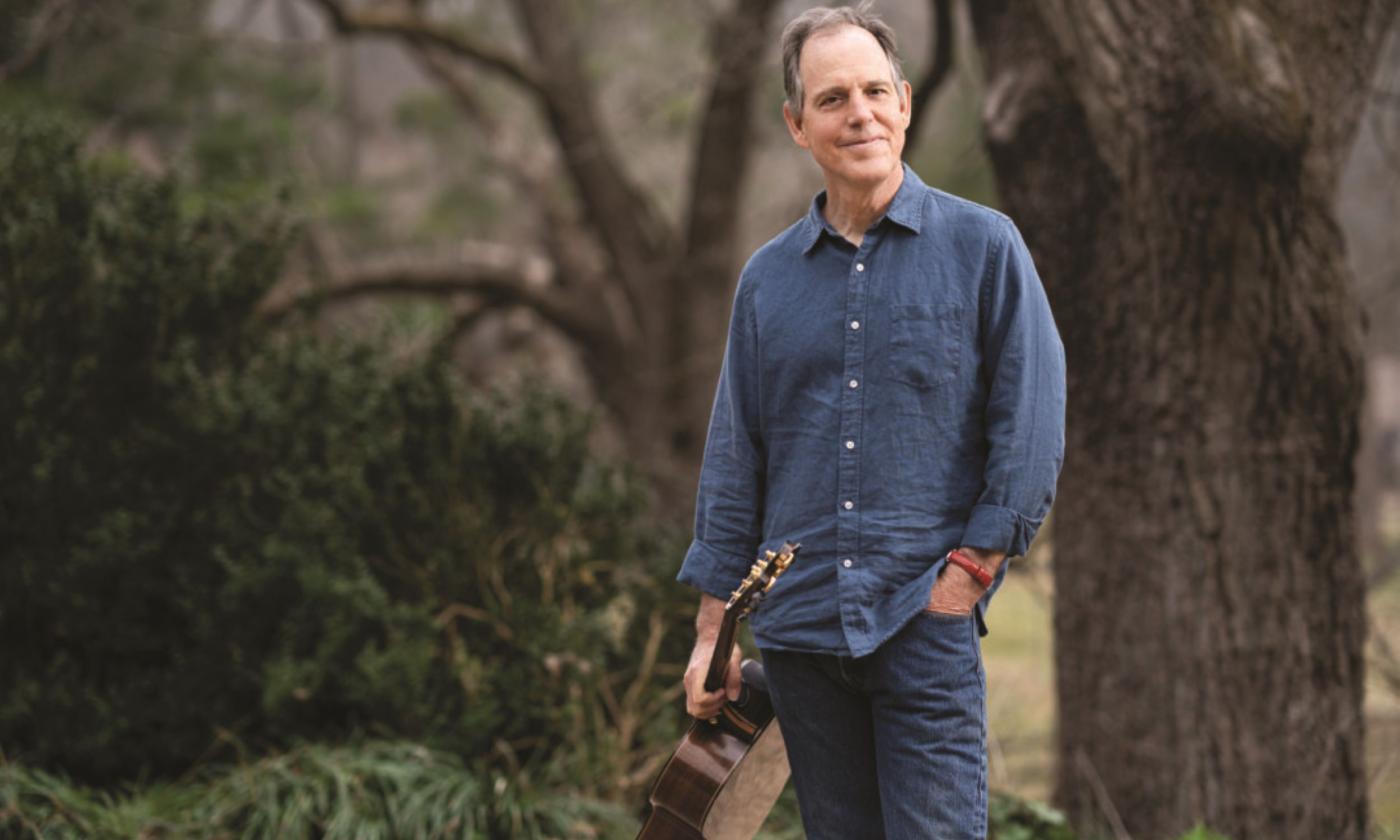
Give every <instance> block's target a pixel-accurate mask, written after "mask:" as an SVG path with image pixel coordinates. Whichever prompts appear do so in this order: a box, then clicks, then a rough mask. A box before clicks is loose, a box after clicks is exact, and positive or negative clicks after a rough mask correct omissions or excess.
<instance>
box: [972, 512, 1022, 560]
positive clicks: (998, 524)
mask: <svg viewBox="0 0 1400 840" xmlns="http://www.w3.org/2000/svg"><path fill="white" fill-rule="evenodd" d="M1027 531H1028V529H1027V527H1026V520H1025V517H1023V516H1021V514H1019V513H1017V512H1016V511H1014V510H1012V509H1011V508H1004V507H998V506H997V505H977V506H976V507H974V508H973V509H972V515H971V516H969V517H968V518H967V527H966V528H964V529H963V536H962V542H961V543H959V545H965V546H967V547H969V548H981V549H985V550H987V551H1000V552H1003V553H1005V554H1006V556H1007V557H1019V556H1021V555H1023V554H1025V553H1026V549H1028V548H1029V547H1030V545H1029V543H1030V539H1029V538H1028V537H1027V536H1026V534H1027Z"/></svg>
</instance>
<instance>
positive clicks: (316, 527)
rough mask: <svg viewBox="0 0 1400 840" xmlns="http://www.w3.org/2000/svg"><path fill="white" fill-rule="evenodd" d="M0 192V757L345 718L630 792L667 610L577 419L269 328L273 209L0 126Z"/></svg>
mask: <svg viewBox="0 0 1400 840" xmlns="http://www.w3.org/2000/svg"><path fill="white" fill-rule="evenodd" d="M0 194H3V195H5V196H7V197H8V198H7V200H6V201H4V202H0V326H2V327H3V329H0V685H3V686H4V691H3V692H0V748H3V749H4V751H5V752H6V753H8V755H9V756H10V758H11V759H16V760H20V761H22V762H24V763H25V764H27V765H30V766H35V767H42V768H49V769H61V770H63V771H64V772H66V773H67V774H69V775H71V776H72V777H74V778H77V779H80V780H84V781H88V782H96V783H114V782H117V781H120V780H132V779H143V778H159V777H168V776H170V775H172V774H177V773H181V772H183V771H185V770H186V769H187V768H189V767H191V766H192V765H194V764H196V763H197V762H198V761H200V760H201V759H205V760H208V759H211V758H217V757H220V756H222V757H225V758H226V757H228V756H230V755H232V754H233V753H234V751H238V750H248V751H251V752H252V753H253V754H254V755H256V754H259V753H262V752H264V751H266V750H269V749H282V748H286V747H287V746H289V745H292V744H295V743H297V742H299V741H303V740H309V739H331V740H334V739H339V738H344V737H347V736H351V735H354V734H356V733H361V734H368V735H374V736H385V737H403V738H411V739H414V740H419V741H422V742H424V743H427V744H430V745H432V746H434V747H440V748H444V749H447V750H451V751H454V752H456V753H457V754H459V755H462V756H464V757H465V759H466V760H467V761H468V762H469V763H470V764H471V766H472V767H473V768H474V770H480V771H481V772H485V773H497V772H498V773H502V774H505V775H506V776H508V777H509V778H510V779H517V778H531V779H534V780H536V781H537V782H539V783H540V784H542V785H546V786H547V785H548V784H555V783H560V784H562V783H564V782H566V781H574V782H576V783H577V784H578V786H579V789H581V790H583V791H584V792H599V793H604V794H609V795H612V794H619V793H621V792H622V791H630V790H632V789H634V788H636V787H637V786H638V785H639V784H641V782H642V781H644V777H645V775H646V774H645V773H643V774H641V775H642V777H643V778H641V779H639V778H637V777H636V773H635V771H636V770H637V769H638V765H639V763H640V761H641V760H642V758H643V757H644V755H645V754H646V753H647V752H649V747H650V745H652V744H655V743H657V742H659V741H665V740H669V739H670V738H671V737H673V736H674V735H675V734H676V733H677V732H679V731H680V713H679V710H678V708H677V707H676V704H675V702H674V695H673V694H670V693H669V692H670V689H671V686H672V685H674V684H675V682H676V681H677V680H678V677H679V673H678V668H679V664H680V663H683V662H684V660H685V654H686V652H687V649H688V639H687V638H686V637H687V635H688V631H687V630H686V625H687V624H688V621H689V619H690V616H692V615H693V600H692V597H691V595H690V594H689V593H688V592H687V591H686V590H684V589H683V588H682V587H679V586H678V585H676V584H674V583H673V582H671V580H670V578H671V575H672V574H673V572H674V569H673V566H674V563H675V561H676V559H677V558H678V556H679V548H680V546H679V545H678V544H677V539H676V536H675V532H674V531H673V530H666V529H658V528H657V527H655V526H654V525H653V523H652V522H651V520H650V519H649V518H648V513H647V509H646V505H645V504H644V497H643V494H642V492H641V488H640V486H639V485H638V482H637V481H636V480H634V479H633V478H632V477H631V476H630V475H629V473H628V472H627V471H625V470H622V469H620V468H618V467H616V466H611V465H608V464H605V463H602V462H600V461H599V460H598V459H596V458H595V457H593V456H591V455H590V454H589V434H590V432H589V428H590V426H589V421H588V418H587V417H585V416H583V415H581V414H580V413H579V412H577V411H576V410H574V409H571V408H570V407H569V406H568V405H567V404H565V403H563V402H561V401H560V400H558V399H555V398H552V397H549V396H546V395H542V394H537V393H527V394H524V395H520V396H517V397H515V398H512V399H510V400H504V399H484V398H476V399H471V400H468V399H466V398H464V397H463V396H462V395H460V394H458V393H457V392H456V391H455V390H454V387H453V384H452V378H451V376H450V375H449V373H448V372H447V371H446V370H444V369H442V368H441V367H440V366H436V365H434V364H433V363H431V362H422V363H398V364H396V365H393V366H391V365H389V364H387V363H386V362H385V361H383V358H384V357H385V355H386V354H384V353H382V352H377V351H376V350H374V349H373V348H371V347H368V346H363V345H351V344H347V343H344V342H336V341H331V340H326V339H317V338H313V337H311V336H310V335H309V333H310V332H311V331H310V330H309V329H299V328H297V327H295V326H293V327H284V328H282V329H281V331H280V332H277V333H273V332H271V331H269V328H267V327H266V326H264V325H262V324H261V323H260V322H259V320H258V318H257V317H256V314H255V307H256V304H257V301H258V300H259V299H260V298H261V297H262V296H263V295H264V294H265V293H266V291H267V289H268V287H269V286H270V284H271V283H272V281H273V280H274V279H275V278H276V277H277V276H278V274H279V272H280V263H281V258H282V251H283V245H284V243H286V242H287V241H288V234H287V231H286V230H285V229H284V227H283V226H281V225H279V224H278V223H277V222H276V221H275V220H273V221H270V220H269V219H268V218H267V217H263V216H259V215H258V214H249V213H247V212H246V211H240V212H231V211H220V210H218V209H217V203H215V204H214V206H212V207H211V203H210V202H208V201H203V200H200V201H190V200H188V195H187V193H186V192H183V191H182V189H181V187H180V186H179V185H177V184H174V183H171V182H168V181H166V182H161V181H151V180H149V179H146V178H144V177H141V176H138V175H135V174H132V173H130V172H128V171H125V169H124V168H123V167H120V166H114V165H111V164H110V163H108V164H98V163H94V162H91V161H84V160H83V159H82V157H81V155H80V154H79V151H78V139H77V137H76V136H75V135H74V134H73V133H72V132H71V131H69V130H66V129H64V128H62V127H60V126H57V125H54V124H52V123H50V122H46V121H44V120H42V119H35V118H31V117H21V116H16V115H13V114H12V115H10V116H8V117H5V118H3V119H0ZM191 208H200V209H198V210H194V209H191ZM650 639H654V640H655V641H656V644H655V645H653V647H652V648H651V650H652V652H653V653H654V654H655V655H654V656H651V657H650V658H648V657H646V656H643V655H642V652H643V651H644V650H647V649H648V648H647V642H648V640H650ZM658 662H661V663H674V664H675V667H673V668H672V669H670V670H667V669H666V668H664V667H662V666H661V665H658V664H657V663H658Z"/></svg>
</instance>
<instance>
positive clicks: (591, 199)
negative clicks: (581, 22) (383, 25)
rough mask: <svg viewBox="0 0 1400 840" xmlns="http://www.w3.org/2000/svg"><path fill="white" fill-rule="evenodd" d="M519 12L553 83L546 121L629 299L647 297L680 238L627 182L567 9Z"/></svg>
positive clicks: (542, 3)
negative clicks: (589, 83) (676, 239)
mask: <svg viewBox="0 0 1400 840" xmlns="http://www.w3.org/2000/svg"><path fill="white" fill-rule="evenodd" d="M514 6H515V10H516V14H517V16H518V17H519V19H520V23H521V27H522V28H523V29H524V30H525V33H526V36H527V37H528V38H529V40H530V43H531V45H532V46H533V48H534V51H535V55H536V57H537V59H538V60H539V63H540V70H541V75H542V78H544V79H546V80H547V84H546V86H545V96H544V106H545V117H546V119H547V120H548V121H549V125H550V128H551V129H552V130H553V132H554V135H555V138H556V140H557V141H558V144H559V148H560V151H561V152H562V153H563V156H564V163H565V165H566V166H567V167H568V170H569V174H570V176H571V177H572V179H573V181H574V183H575V185H576V187H577V192H578V195H579V197H580V199H581V200H582V201H583V203H584V205H585V208H586V211H587V214H588V219H589V222H590V223H592V224H593V225H595V226H596V227H597V229H598V231H599V233H600V235H601V237H602V240H603V244H604V247H605V248H606V249H607V251H608V254H609V256H610V257H611V258H612V259H613V261H614V263H615V264H616V267H617V270H618V272H619V274H620V275H621V278H622V279H623V280H624V281H625V282H627V283H628V285H629V287H630V289H629V293H630V294H631V295H633V296H634V297H641V296H643V295H644V294H645V293H646V292H647V291H649V290H651V289H652V288H653V287H654V286H655V285H656V284H655V282H654V281H655V277H656V273H657V271H658V268H660V267H661V266H663V265H664V264H665V263H666V262H667V261H668V260H669V259H671V258H673V257H674V254H675V248H674V241H675V235H674V233H673V232H672V231H671V230H670V226H669V225H668V224H667V223H666V220H665V219H664V218H663V217H662V215H661V213H660V212H659V211H658V210H657V209H656V208H655V207H654V206H653V204H652V202H651V201H650V200H649V197H648V196H647V195H646V194H645V193H643V192H642V191H641V190H640V189H638V188H637V186H636V185H635V183H634V182H633V181H632V179H631V178H630V177H628V175H627V174H626V171H625V169H624V167H623V165H622V163H621V158H620V156H619V155H618V154H617V151H616V150H615V149H614V147H613V145H612V143H611V141H610V140H609V139H608V136H607V133H606V132H605V131H604V128H603V125H602V121H601V120H600V119H599V116H598V111H597V107H596V105H595V103H594V96H593V91H592V89H591V88H590V87H589V85H588V73H587V72H586V69H585V67H584V63H583V59H582V57H581V56H580V54H579V50H578V44H577V42H576V38H575V35H576V32H577V30H578V27H577V26H575V25H574V24H573V21H572V20H571V19H570V16H569V14H568V7H567V6H566V5H565V4H559V3H555V2H552V0H515V4H514Z"/></svg>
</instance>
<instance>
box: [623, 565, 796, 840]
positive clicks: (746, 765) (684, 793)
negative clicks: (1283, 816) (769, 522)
mask: <svg viewBox="0 0 1400 840" xmlns="http://www.w3.org/2000/svg"><path fill="white" fill-rule="evenodd" d="M800 547H801V546H800V545H796V544H792V543H783V547H782V549H781V550H780V551H778V552H772V551H766V552H764V556H763V557H760V558H759V559H758V561H757V562H755V563H754V564H753V567H752V568H751V569H749V574H748V577H746V578H744V580H743V582H742V583H740V584H739V588H738V589H736V590H734V594H733V595H732V596H731V597H730V598H729V603H728V604H726V605H725V608H724V619H723V621H722V622H721V623H720V628H719V636H718V638H716V639H715V650H714V654H713V655H712V656H711V657H710V669H709V671H707V672H706V674H705V690H706V691H714V690H716V689H718V688H720V687H721V686H723V685H724V678H725V673H726V671H728V669H729V657H730V656H731V655H732V653H733V651H734V640H735V634H736V633H737V632H738V628H739V622H740V621H743V620H744V619H746V618H748V617H749V615H750V614H752V613H753V612H754V610H756V609H758V605H759V603H760V602H761V601H762V600H763V596H764V594H765V593H766V592H767V591H768V590H769V589H771V588H772V587H773V583H774V582H775V581H777V579H778V575H781V574H782V573H783V570H784V569H786V568H787V567H788V565H789V564H791V563H792V559H793V557H794V556H795V555H796V554H797V550H798V549H799V548H800ZM740 675H741V676H742V678H743V679H742V682H741V684H740V689H739V697H738V699H737V700H732V701H729V700H726V701H725V704H724V706H723V708H722V709H721V710H720V713H719V714H718V715H716V716H715V717H712V718H710V719H709V720H696V721H695V722H693V723H692V724H691V725H690V731H689V732H687V733H686V736H685V738H683V739H681V743H680V746H678V747H676V751H675V753H674V754H672V756H671V760H670V761H668V762H666V765H665V766H664V767H662V768H661V774H660V775H659V776H658V777H657V779H656V784H655V785H653V786H652V789H651V797H650V801H651V813H650V815H649V816H648V817H647V820H646V822H645V823H644V824H643V825H642V830H641V833H640V834H638V835H637V840H751V838H752V837H753V836H754V834H755V833H756V832H757V831H758V829H759V826H761V825H762V824H763V820H764V819H765V818H766V817H767V816H768V812H769V811H770V810H772V808H773V802H774V801H776V800H777V798H778V794H780V793H782V791H783V785H785V784H787V780H788V775H789V770H788V763H787V750H786V748H785V747H784V746H783V733H782V732H781V730H779V729H778V721H777V720H776V719H775V718H774V716H773V704H772V702H771V701H770V700H769V697H768V683H767V681H766V680H765V679H764V676H763V666H762V665H761V664H759V663H758V662H755V661H753V660H752V659H746V660H744V662H743V664H742V665H741V666H740Z"/></svg>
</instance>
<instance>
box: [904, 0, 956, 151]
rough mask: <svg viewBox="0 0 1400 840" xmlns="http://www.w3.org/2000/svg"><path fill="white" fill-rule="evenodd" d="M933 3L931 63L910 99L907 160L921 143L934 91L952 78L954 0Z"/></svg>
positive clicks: (930, 40) (930, 44) (938, 0)
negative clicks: (920, 136)
mask: <svg viewBox="0 0 1400 840" xmlns="http://www.w3.org/2000/svg"><path fill="white" fill-rule="evenodd" d="M929 5H930V7H931V9H930V11H931V12H932V14H933V32H932V33H931V37H930V38H929V59H928V67H926V68H925V69H924V75H923V77H922V78H920V79H919V83H918V84H917V85H916V86H915V87H914V96H913V100H912V101H911V102H910V106H911V112H912V113H911V115H910V117H909V128H908V130H907V131H906V132H905V137H906V141H905V144H904V158H905V160H908V159H909V157H910V156H911V155H912V154H913V152H914V149H915V147H917V146H918V144H919V128H920V126H922V125H923V123H924V117H925V116H926V115H927V113H928V112H929V111H930V110H932V108H931V106H932V104H933V98H934V95H935V94H936V93H937V92H938V89H939V88H940V87H942V86H943V82H944V80H945V79H947V78H948V71H949V70H951V69H952V67H953V0H931V2H930V3H929Z"/></svg>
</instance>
